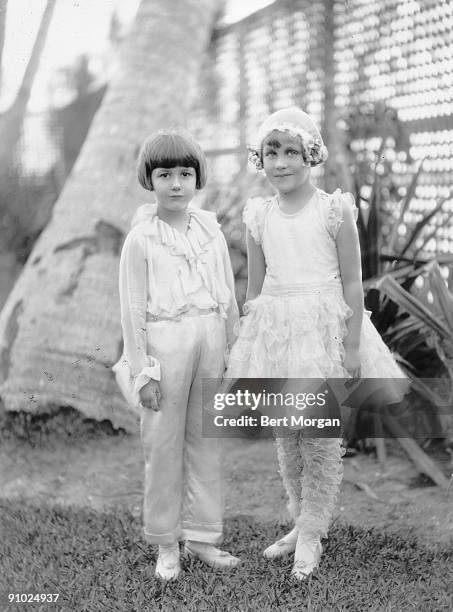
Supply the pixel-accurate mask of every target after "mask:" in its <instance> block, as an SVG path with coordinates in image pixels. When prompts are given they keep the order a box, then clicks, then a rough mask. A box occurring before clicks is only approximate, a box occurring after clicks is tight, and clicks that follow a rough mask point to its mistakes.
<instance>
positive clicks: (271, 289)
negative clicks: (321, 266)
mask: <svg viewBox="0 0 453 612" xmlns="http://www.w3.org/2000/svg"><path fill="white" fill-rule="evenodd" d="M339 291H343V284H342V282H341V280H340V279H334V280H331V281H329V282H327V283H320V284H317V283H288V284H281V285H268V286H266V285H265V284H264V285H263V289H262V290H261V295H273V296H285V295H320V294H322V293H326V292H327V293H338V292H339Z"/></svg>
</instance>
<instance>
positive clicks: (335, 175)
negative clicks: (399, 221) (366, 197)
mask: <svg viewBox="0 0 453 612" xmlns="http://www.w3.org/2000/svg"><path fill="white" fill-rule="evenodd" d="M334 4H335V1H334V0H325V2H324V23H323V28H322V34H323V36H322V40H323V48H324V57H323V67H324V120H323V126H322V130H321V131H322V134H323V139H324V144H325V145H326V147H327V150H328V152H329V157H328V159H327V162H326V163H325V165H324V188H325V189H326V191H329V192H332V191H334V190H335V189H336V188H337V187H341V188H342V189H345V190H347V191H352V192H354V184H353V180H352V176H351V172H350V170H349V165H348V159H347V154H346V143H345V137H344V134H343V133H342V132H341V131H340V130H339V129H338V127H337V121H338V109H337V108H336V106H335V70H336V65H335V56H334V41H335V23H334V8H335V7H334Z"/></svg>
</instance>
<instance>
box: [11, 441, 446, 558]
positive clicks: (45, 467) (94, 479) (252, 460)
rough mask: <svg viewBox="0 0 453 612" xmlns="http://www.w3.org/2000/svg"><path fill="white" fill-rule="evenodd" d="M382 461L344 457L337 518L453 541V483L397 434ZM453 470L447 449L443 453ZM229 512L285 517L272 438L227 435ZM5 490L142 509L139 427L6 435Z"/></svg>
mask: <svg viewBox="0 0 453 612" xmlns="http://www.w3.org/2000/svg"><path fill="white" fill-rule="evenodd" d="M388 448H389V457H388V459H387V462H386V464H385V466H384V468H383V467H381V466H380V465H379V463H378V462H377V460H376V458H375V457H374V456H373V455H362V454H360V455H357V456H356V457H353V458H347V459H345V478H344V481H343V484H342V488H341V493H340V497H339V502H338V505H337V510H336V517H335V520H336V521H339V523H343V524H347V525H353V526H357V527H364V528H370V527H376V528H378V529H379V528H382V529H383V530H385V531H387V532H389V533H395V534H397V533H399V532H400V531H402V530H403V531H405V532H407V530H410V531H411V532H412V533H413V534H414V536H415V537H416V538H417V539H419V540H420V541H421V542H423V543H424V544H425V545H428V546H433V545H448V544H453V512H452V510H451V508H452V502H453V487H451V488H450V490H449V491H446V490H441V489H440V488H439V487H435V486H427V485H429V484H430V483H429V482H428V480H427V479H424V478H423V477H420V475H419V474H418V472H417V470H416V469H415V468H414V467H413V466H412V464H411V463H410V461H409V460H408V458H407V457H406V456H405V455H404V454H403V453H402V451H401V449H400V448H399V446H398V445H397V444H396V442H394V441H391V442H390V443H389V444H388ZM444 455H445V457H444V458H443V459H444V468H445V471H446V472H448V469H449V468H450V471H452V470H451V466H450V465H449V464H448V461H449V456H448V455H447V453H444ZM224 457H225V515H226V517H228V518H234V517H238V516H244V515H245V516H252V517H254V518H255V519H257V520H259V521H263V522H269V521H276V522H277V523H288V521H289V519H288V515H287V512H286V499H285V493H284V490H283V487H282V483H281V480H280V476H279V474H278V465H277V460H276V454H275V449H274V444H273V442H272V440H250V439H244V438H234V439H227V440H224ZM440 457H441V459H442V456H440ZM0 466H1V467H0V492H1V496H2V497H3V498H9V499H15V498H16V499H17V498H28V499H30V500H33V501H34V503H39V502H40V501H42V502H46V503H49V502H51V503H52V502H53V503H58V504H63V505H75V506H83V507H87V508H92V509H99V510H101V509H109V508H112V507H115V506H116V507H119V506H120V507H124V508H127V509H129V510H130V511H132V513H133V514H134V515H135V516H137V517H139V516H140V514H141V504H142V478H143V456H142V451H141V446H140V441H139V437H138V435H125V434H120V435H115V436H112V435H103V436H100V437H95V438H92V439H88V440H83V439H80V438H79V439H77V440H75V441H71V440H68V439H64V440H59V439H57V437H56V436H55V437H52V436H47V437H46V439H45V441H44V442H41V443H38V444H35V445H34V446H32V445H30V444H29V443H27V442H19V441H17V440H15V439H10V440H3V441H2V444H1V448H0Z"/></svg>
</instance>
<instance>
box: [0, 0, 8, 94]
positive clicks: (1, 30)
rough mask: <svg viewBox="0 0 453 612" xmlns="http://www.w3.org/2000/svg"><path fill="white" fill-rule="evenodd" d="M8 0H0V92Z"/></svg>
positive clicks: (0, 88) (0, 89) (0, 87)
mask: <svg viewBox="0 0 453 612" xmlns="http://www.w3.org/2000/svg"><path fill="white" fill-rule="evenodd" d="M7 7H8V0H0V93H1V91H2V84H3V70H2V63H3V49H4V48H5V25H6V9H7Z"/></svg>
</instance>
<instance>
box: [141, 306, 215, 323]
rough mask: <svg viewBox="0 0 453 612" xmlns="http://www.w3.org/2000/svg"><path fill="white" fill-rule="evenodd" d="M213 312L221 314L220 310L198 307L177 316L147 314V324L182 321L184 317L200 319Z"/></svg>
mask: <svg viewBox="0 0 453 612" xmlns="http://www.w3.org/2000/svg"><path fill="white" fill-rule="evenodd" d="M213 312H217V313H218V312H219V309H218V308H197V307H196V306H191V307H190V308H189V309H188V310H185V311H184V312H180V313H179V314H176V315H173V316H172V315H170V314H164V313H162V314H158V315H153V314H151V313H150V312H147V313H146V322H147V323H150V322H151V321H180V320H181V318H182V317H199V316H203V315H208V314H212V313H213Z"/></svg>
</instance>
